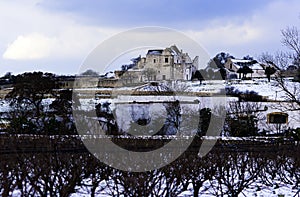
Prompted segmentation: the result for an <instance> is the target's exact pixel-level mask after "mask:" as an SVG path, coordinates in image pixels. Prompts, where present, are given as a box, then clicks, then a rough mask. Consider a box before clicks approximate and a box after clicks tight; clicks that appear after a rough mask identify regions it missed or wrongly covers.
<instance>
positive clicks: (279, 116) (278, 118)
mask: <svg viewBox="0 0 300 197" xmlns="http://www.w3.org/2000/svg"><path fill="white" fill-rule="evenodd" d="M288 116H289V115H288V114H286V113H282V112H273V113H269V114H268V115H267V119H268V123H269V124H287V123H288Z"/></svg>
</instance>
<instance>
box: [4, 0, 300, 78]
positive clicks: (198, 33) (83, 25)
mask: <svg viewBox="0 0 300 197" xmlns="http://www.w3.org/2000/svg"><path fill="white" fill-rule="evenodd" d="M299 8H300V1H299V0H251V1H241V0H227V1H223V0H190V1H182V0H173V1H167V0H151V1H138V0H122V1H121V0H120V1H113V0H97V1H96V0H72V1H70V0H10V1H6V0H0V29H1V31H0V75H1V76H2V75H4V74H5V73H6V72H12V73H13V74H20V73H23V72H31V71H43V72H53V73H56V74H66V75H68V74H77V73H78V72H79V71H80V68H81V67H82V64H83V63H84V62H85V60H86V58H87V57H88V56H89V54H90V53H91V52H92V51H93V50H94V49H95V48H96V47H97V46H99V45H101V44H102V43H103V42H105V41H106V40H109V39H112V38H113V37H112V36H114V35H118V34H119V33H121V32H124V31H128V30H131V29H133V28H141V27H145V26H154V27H163V28H170V29H173V30H175V31H179V32H181V33H182V34H184V35H186V36H188V37H189V38H191V39H193V40H194V41H195V42H197V43H198V44H199V45H200V46H201V47H203V49H205V50H206V52H207V53H208V54H209V56H210V57H213V56H215V55H216V54H217V53H219V52H226V53H230V54H231V55H233V56H235V57H236V58H242V57H243V56H246V55H250V56H254V57H257V56H259V55H260V54H261V53H262V52H269V53H271V54H272V53H275V52H276V51H278V50H286V49H285V48H284V47H283V46H282V44H281V42H280V40H281V33H280V31H281V29H284V28H286V27H287V26H297V27H299V28H300V9H299ZM148 34H151V32H148ZM179 43H180V42H179ZM174 44H177V43H175V42H174ZM116 47H118V46H116ZM164 47H168V46H164ZM178 47H179V48H181V49H183V51H185V52H188V53H189V54H193V51H189V49H188V48H182V47H181V46H179V45H178ZM138 53H139V54H140V55H142V56H145V54H143V53H145V51H142V50H137V51H136V53H128V55H127V56H126V55H125V56H124V54H123V55H122V54H120V55H121V56H122V57H123V59H120V60H119V61H115V60H112V62H114V64H115V65H114V66H115V68H118V67H121V64H122V62H123V61H124V63H127V62H128V61H129V58H130V56H135V55H137V54H138ZM193 55H194V54H193ZM195 55H197V54H195ZM99 64H101V62H99ZM119 64H120V65H119Z"/></svg>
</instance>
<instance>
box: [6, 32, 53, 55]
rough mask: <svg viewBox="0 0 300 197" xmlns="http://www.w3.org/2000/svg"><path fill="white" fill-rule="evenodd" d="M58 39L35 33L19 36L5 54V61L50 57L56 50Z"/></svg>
mask: <svg viewBox="0 0 300 197" xmlns="http://www.w3.org/2000/svg"><path fill="white" fill-rule="evenodd" d="M55 42H56V39H55V38H49V37H46V36H44V35H41V34H38V33H33V34H30V35H26V36H18V37H17V39H16V40H15V41H14V42H13V43H12V44H11V45H9V46H8V48H7V50H6V51H5V52H4V54H3V58H5V59H15V60H22V59H40V58H45V57H48V56H49V55H50V53H51V51H52V50H53V49H54V46H55Z"/></svg>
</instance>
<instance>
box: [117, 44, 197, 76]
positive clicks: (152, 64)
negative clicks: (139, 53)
mask: <svg viewBox="0 0 300 197" xmlns="http://www.w3.org/2000/svg"><path fill="white" fill-rule="evenodd" d="M133 63H134V66H132V68H130V69H128V70H127V71H126V74H125V73H124V74H125V75H124V76H123V75H122V76H121V75H118V74H119V73H120V72H118V71H117V72H116V77H118V78H122V77H126V78H128V76H130V77H131V78H132V79H134V81H135V82H145V81H161V80H191V78H192V74H193V73H194V72H195V71H196V70H197V69H198V56H196V57H195V58H194V59H193V60H192V59H191V58H190V56H189V55H188V53H184V52H182V50H179V49H178V48H177V46H176V45H172V46H170V47H168V48H165V49H151V50H148V52H147V54H146V57H138V58H134V61H133ZM127 75H128V76H127ZM133 75H134V76H133Z"/></svg>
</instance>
